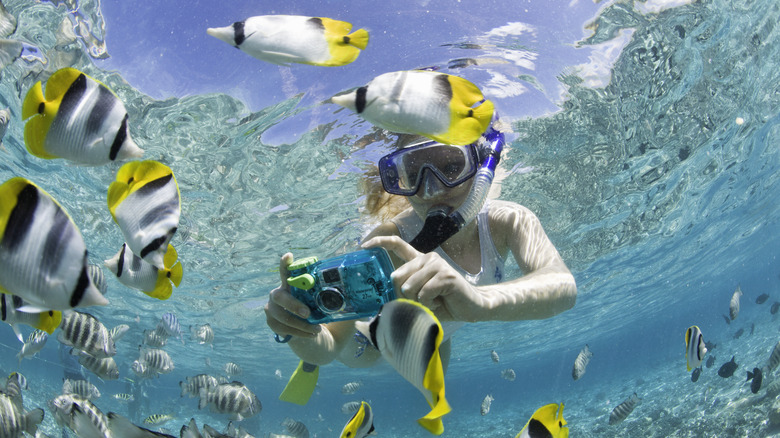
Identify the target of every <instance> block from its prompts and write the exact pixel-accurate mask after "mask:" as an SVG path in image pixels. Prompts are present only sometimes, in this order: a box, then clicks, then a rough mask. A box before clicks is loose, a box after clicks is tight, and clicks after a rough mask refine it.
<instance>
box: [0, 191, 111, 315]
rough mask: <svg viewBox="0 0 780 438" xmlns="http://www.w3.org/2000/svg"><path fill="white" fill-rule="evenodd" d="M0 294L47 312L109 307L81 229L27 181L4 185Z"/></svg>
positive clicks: (0, 211)
mask: <svg viewBox="0 0 780 438" xmlns="http://www.w3.org/2000/svg"><path fill="white" fill-rule="evenodd" d="M0 291H1V292H3V293H8V294H12V295H16V296H18V297H20V298H22V299H23V300H24V301H25V302H26V303H27V304H26V305H24V306H23V307H21V308H17V310H21V311H23V312H47V311H49V310H66V309H71V308H74V307H85V306H95V305H106V304H108V300H106V299H105V298H104V297H103V295H102V294H101V293H100V291H98V289H97V288H96V287H95V285H94V284H93V283H92V280H91V279H90V278H89V274H88V273H87V248H86V245H85V244H84V239H83V238H82V237H81V233H80V232H79V229H78V227H76V224H75V223H73V220H72V219H71V218H70V216H68V214H67V213H66V212H65V210H63V209H62V207H61V206H60V205H59V204H58V203H57V201H55V200H54V199H53V198H52V197H51V196H49V194H48V193H46V192H45V191H43V190H41V189H40V188H39V187H38V186H36V185H35V184H33V183H32V182H30V181H28V180H26V179H24V178H19V177H17V178H11V179H9V180H8V181H6V182H5V183H4V184H3V185H2V186H0Z"/></svg>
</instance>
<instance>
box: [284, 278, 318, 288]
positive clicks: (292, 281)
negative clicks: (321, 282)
mask: <svg viewBox="0 0 780 438" xmlns="http://www.w3.org/2000/svg"><path fill="white" fill-rule="evenodd" d="M287 284H289V285H290V286H293V287H297V288H298V289H303V290H309V289H311V288H312V287H314V277H312V275H311V274H301V275H297V276H295V277H290V278H288V279H287Z"/></svg>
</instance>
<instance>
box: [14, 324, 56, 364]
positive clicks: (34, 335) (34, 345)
mask: <svg viewBox="0 0 780 438" xmlns="http://www.w3.org/2000/svg"><path fill="white" fill-rule="evenodd" d="M48 339H49V335H48V334H47V333H46V332H45V331H43V330H33V331H32V332H30V334H29V335H28V336H27V340H26V341H24V345H22V350H21V351H19V354H17V355H16V358H17V359H19V363H20V364H21V363H22V359H24V358H25V357H33V356H35V355H36V354H38V352H39V351H41V350H42V349H43V347H44V346H45V345H46V341H47V340H48Z"/></svg>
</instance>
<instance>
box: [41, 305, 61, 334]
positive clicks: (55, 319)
mask: <svg viewBox="0 0 780 438" xmlns="http://www.w3.org/2000/svg"><path fill="white" fill-rule="evenodd" d="M61 322H62V312H60V311H59V310H49V311H48V312H41V313H40V315H39V318H38V324H36V325H35V328H37V329H40V330H43V331H45V332H46V333H48V334H52V333H54V330H56V329H57V327H59V326H60V323H61Z"/></svg>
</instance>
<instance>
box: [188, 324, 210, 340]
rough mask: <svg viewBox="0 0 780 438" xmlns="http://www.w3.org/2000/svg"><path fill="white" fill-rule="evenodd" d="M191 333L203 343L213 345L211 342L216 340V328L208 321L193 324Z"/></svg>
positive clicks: (194, 338)
mask: <svg viewBox="0 0 780 438" xmlns="http://www.w3.org/2000/svg"><path fill="white" fill-rule="evenodd" d="M190 334H191V335H192V339H193V340H195V341H197V342H198V343H199V344H201V345H202V344H209V345H211V343H212V342H214V329H212V328H211V325H209V324H208V323H206V324H196V325H191V326H190Z"/></svg>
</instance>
